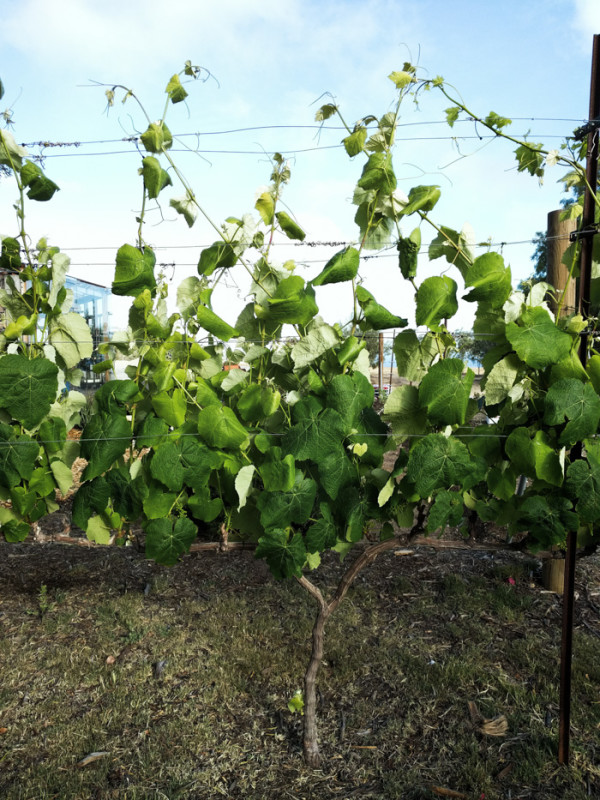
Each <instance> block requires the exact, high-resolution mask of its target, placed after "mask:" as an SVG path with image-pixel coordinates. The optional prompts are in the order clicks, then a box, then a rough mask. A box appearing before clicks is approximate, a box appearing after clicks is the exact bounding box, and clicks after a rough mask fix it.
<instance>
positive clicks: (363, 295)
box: [356, 286, 408, 331]
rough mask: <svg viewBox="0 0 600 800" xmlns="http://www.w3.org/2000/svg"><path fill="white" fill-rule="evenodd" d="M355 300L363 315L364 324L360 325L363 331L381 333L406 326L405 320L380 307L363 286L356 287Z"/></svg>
mask: <svg viewBox="0 0 600 800" xmlns="http://www.w3.org/2000/svg"><path fill="white" fill-rule="evenodd" d="M356 299H357V300H358V304H359V305H360V307H361V308H362V312H363V314H364V315H365V320H366V322H363V323H361V328H363V329H371V330H374V331H382V330H385V329H386V328H404V327H405V326H406V325H407V324H408V321H407V320H406V319H404V318H403V317H397V316H396V315H395V314H392V312H391V311H388V310H387V308H384V306H382V305H380V304H379V303H378V302H377V301H376V300H375V298H374V297H373V295H372V294H371V292H368V291H367V290H366V289H365V288H364V286H357V287H356Z"/></svg>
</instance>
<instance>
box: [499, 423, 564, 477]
mask: <svg viewBox="0 0 600 800" xmlns="http://www.w3.org/2000/svg"><path fill="white" fill-rule="evenodd" d="M505 448H506V453H507V455H508V457H509V458H510V460H511V462H512V465H513V466H514V468H515V469H516V470H518V471H519V472H520V473H521V474H523V475H529V476H530V477H533V476H535V477H537V478H540V480H543V481H546V482H547V483H551V484H553V485H554V486H560V485H561V484H562V482H563V466H562V463H561V459H560V456H559V454H558V453H557V452H556V450H555V449H554V447H553V446H552V442H551V440H550V437H549V436H548V434H547V433H546V432H545V431H536V432H535V433H534V434H533V436H532V435H531V432H530V431H529V430H528V429H527V428H515V429H514V430H513V431H511V433H510V435H509V436H508V438H507V440H506V444H505Z"/></svg>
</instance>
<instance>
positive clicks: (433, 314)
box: [415, 275, 458, 328]
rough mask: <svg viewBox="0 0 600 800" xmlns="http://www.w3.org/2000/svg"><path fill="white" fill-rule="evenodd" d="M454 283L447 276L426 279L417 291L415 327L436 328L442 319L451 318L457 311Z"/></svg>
mask: <svg viewBox="0 0 600 800" xmlns="http://www.w3.org/2000/svg"><path fill="white" fill-rule="evenodd" d="M456 290H457V286H456V281H453V280H452V278H449V277H448V276H447V275H441V276H438V275H434V276H433V277H431V278H426V279H425V280H424V281H423V283H422V284H421V285H420V286H419V288H418V290H417V308H416V312H415V321H416V323H417V325H426V326H427V327H428V328H436V327H437V326H438V325H439V323H440V321H441V320H442V319H448V318H449V317H453V316H454V315H455V314H456V312H457V311H458V301H457V299H456Z"/></svg>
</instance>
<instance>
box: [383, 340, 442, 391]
mask: <svg viewBox="0 0 600 800" xmlns="http://www.w3.org/2000/svg"><path fill="white" fill-rule="evenodd" d="M394 355H395V356H396V366H397V369H398V374H399V375H400V376H401V377H403V378H406V380H409V381H415V382H417V383H418V382H420V380H421V378H422V377H423V376H424V375H425V374H426V373H427V370H428V369H429V367H430V365H431V363H432V361H433V359H434V358H435V357H436V356H437V355H439V348H438V346H437V343H436V341H435V339H434V337H433V334H431V333H426V334H425V336H424V337H423V338H422V339H419V338H418V336H417V334H416V333H415V331H414V330H412V329H411V330H408V331H402V332H401V333H399V334H398V335H397V336H396V338H395V339H394Z"/></svg>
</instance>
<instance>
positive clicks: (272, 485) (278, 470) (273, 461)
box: [258, 447, 296, 492]
mask: <svg viewBox="0 0 600 800" xmlns="http://www.w3.org/2000/svg"><path fill="white" fill-rule="evenodd" d="M273 451H275V452H273ZM258 471H259V473H260V477H261V478H262V480H263V484H264V487H265V490H266V491H267V492H289V491H290V490H291V489H292V488H293V486H294V483H295V480H296V463H295V461H294V456H293V455H291V453H288V455H287V456H285V457H284V458H281V449H280V448H279V447H277V448H273V450H272V451H269V460H268V461H265V462H264V463H263V464H261V465H260V467H259V468H258Z"/></svg>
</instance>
